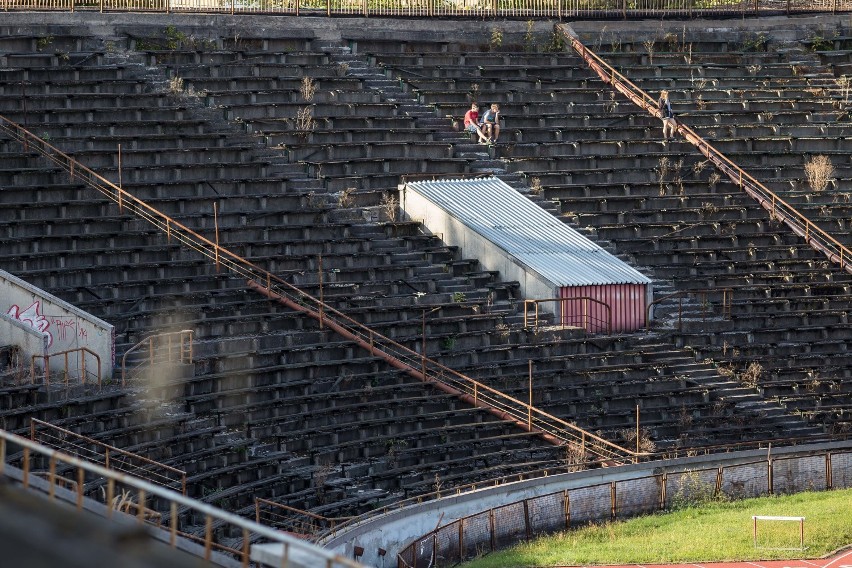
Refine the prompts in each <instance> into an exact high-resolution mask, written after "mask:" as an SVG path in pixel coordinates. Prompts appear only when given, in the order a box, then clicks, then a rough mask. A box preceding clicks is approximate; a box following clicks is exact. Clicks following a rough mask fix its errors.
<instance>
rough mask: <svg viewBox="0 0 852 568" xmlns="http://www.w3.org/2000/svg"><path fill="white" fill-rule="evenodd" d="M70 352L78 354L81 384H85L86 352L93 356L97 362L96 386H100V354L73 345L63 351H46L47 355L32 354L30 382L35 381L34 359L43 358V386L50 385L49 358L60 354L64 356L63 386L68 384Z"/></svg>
mask: <svg viewBox="0 0 852 568" xmlns="http://www.w3.org/2000/svg"><path fill="white" fill-rule="evenodd" d="M72 353H79V354H80V379H81V380H82V382H83V384H86V354H87V353H88V354H89V355H91V356H92V357H94V358H95V361H96V362H97V364H98V373H97V377H98V386H101V358H100V356H99V355H98V354H97V353H95V352H94V351H92V350H91V349H89V348H87V347H75V348H74V349H66V350H65V351H57V352H56V353H48V354H47V355H38V354H36V355H33V356H32V357H31V358H30V383H34V382H35V375H36V372H35V368H36V366H35V363H36V359H44V375H43V378H44V386H46V387H49V386H50V359H51V358H54V357H59V356H60V355H61V356H63V357H64V360H65V386H66V387H67V386H68V379H69V377H70V374H69V372H68V364H69V363H68V356H69V355H71V354H72Z"/></svg>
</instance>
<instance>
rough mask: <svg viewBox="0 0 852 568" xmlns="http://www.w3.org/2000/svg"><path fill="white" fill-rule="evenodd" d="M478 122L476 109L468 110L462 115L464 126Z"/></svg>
mask: <svg viewBox="0 0 852 568" xmlns="http://www.w3.org/2000/svg"><path fill="white" fill-rule="evenodd" d="M478 122H479V111H478V110H469V111H467V112H466V113H465V115H464V125H465V127H468V126H470V125H471V124H476V123H478Z"/></svg>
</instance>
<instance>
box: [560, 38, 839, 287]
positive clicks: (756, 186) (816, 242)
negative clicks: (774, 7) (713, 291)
mask: <svg viewBox="0 0 852 568" xmlns="http://www.w3.org/2000/svg"><path fill="white" fill-rule="evenodd" d="M560 30H562V33H563V34H565V36H566V37H567V39H568V40H569V41H570V42H571V46H572V47H573V49H574V51H576V52H577V53H578V54H579V55H580V57H582V58H583V60H584V61H585V62H586V64H587V65H588V66H589V67H590V68H591V69H592V70H593V71H594V72H595V73H597V75H598V77H600V79H601V80H602V81H603V82H604V83H607V84H609V85H611V86H612V87H613V88H614V89H615V90H616V91H618V92H619V93H621V94H623V95H624V96H625V97H627V98H628V99H630V100H631V101H632V102H633V103H634V104H635V105H636V106H638V107H640V108H642V109H644V110H646V111H647V112H648V113H649V114H651V115H652V116H654V117H656V118H660V111H659V110H657V108H656V101H655V100H654V99H653V98H651V96H650V95H649V94H648V93H646V92H645V91H644V90H642V89H640V88H639V87H637V86H636V85H635V84H633V82H631V81H630V80H629V79H628V78H627V77H625V76H624V75H622V74H621V73H619V72H618V71H616V70H615V69H614V68H613V67H612V66H611V65H610V64H609V63H607V62H606V61H604V60H603V59H601V58H600V57H599V56H598V55H597V54H595V53H594V52H592V51H591V50H590V49H589V48H587V47H586V46H585V45H584V44H583V43H582V42H581V41H580V40H579V39H578V38H577V37H574V36H571V35H570V34H568V33H567V32H565V28H564V27H560ZM677 131H678V132H679V133H680V134H682V135H683V136H684V138H686V140H687V142H689V143H691V144H692V145H693V146H695V147H696V148H697V149H698V151H699V152H701V154H703V155H704V157H706V158H707V159H708V160H709V161H710V162H711V163H712V164H713V165H715V166H716V167H717V168H718V169H719V170H720V171H722V172H723V173H724V174H725V175H727V176H728V177H729V178H730V179H731V181H732V182H734V183H735V184H737V185H738V186H739V187H740V189H742V190H743V191H744V192H745V193H746V194H747V195H749V196H750V197H752V198H754V199H755V200H756V201H757V202H758V203H759V204H760V206H761V207H763V208H764V209H765V210H767V211H768V212H769V215H770V216H771V218H773V219H777V220H779V221H782V222H784V223H785V224H786V225H787V226H788V227H790V228H791V229H792V230H793V232H794V233H795V234H797V235H799V236H800V237H803V238H804V239H805V242H807V243H808V245H810V246H811V247H812V248H813V249H814V250H817V251H819V252H821V253H823V254H824V255H825V256H826V257H827V258H828V259H829V260H830V261H831V262H834V263H836V264H838V265H839V266H840V269H841V270H845V271H847V272H850V273H852V251H850V250H849V249H848V248H847V247H846V246H845V245H843V244H842V243H840V242H839V241H838V240H837V239H835V238H834V237H832V236H831V235H829V234H828V233H826V232H825V231H823V230H822V229H821V228H819V227H818V226H817V225H815V224H813V223H812V222H811V221H810V220H809V219H808V218H807V217H805V216H804V215H803V214H802V213H800V212H799V211H798V210H796V209H795V208H794V207H793V206H792V205H790V204H789V203H787V202H786V201H784V200H783V199H781V198H780V197H778V195H776V194H775V193H774V192H773V191H772V190H770V189H769V188H767V187H766V186H765V185H763V184H762V183H760V182H759V181H758V180H756V179H755V178H754V177H752V176H751V175H750V174H749V173H748V172H746V171H745V170H743V169H742V168H740V167H739V166H738V165H737V164H735V163H734V162H732V161H731V160H730V159H728V157H727V156H725V155H724V154H722V152H720V151H719V150H717V149H716V148H714V147H713V146H712V145H710V143H709V142H707V141H706V140H704V139H703V138H702V137H701V136H699V135H698V134H697V133H696V132H695V131H694V130H692V128H690V127H689V126H687V125H686V124H684V123H683V121H682V120H678V121H677Z"/></svg>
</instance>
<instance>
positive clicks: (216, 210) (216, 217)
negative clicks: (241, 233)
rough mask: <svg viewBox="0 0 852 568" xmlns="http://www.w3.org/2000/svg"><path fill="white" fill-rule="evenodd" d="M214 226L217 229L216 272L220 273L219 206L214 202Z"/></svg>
mask: <svg viewBox="0 0 852 568" xmlns="http://www.w3.org/2000/svg"><path fill="white" fill-rule="evenodd" d="M213 225H214V227H215V229H216V272H219V204H218V203H217V202H216V201H214V202H213Z"/></svg>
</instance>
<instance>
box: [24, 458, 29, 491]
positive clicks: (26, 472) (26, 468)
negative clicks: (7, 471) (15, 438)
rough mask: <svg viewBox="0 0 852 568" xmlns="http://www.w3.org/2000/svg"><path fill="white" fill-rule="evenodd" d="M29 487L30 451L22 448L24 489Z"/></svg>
mask: <svg viewBox="0 0 852 568" xmlns="http://www.w3.org/2000/svg"><path fill="white" fill-rule="evenodd" d="M29 486H30V449H29V448H24V489H27V488H29Z"/></svg>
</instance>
